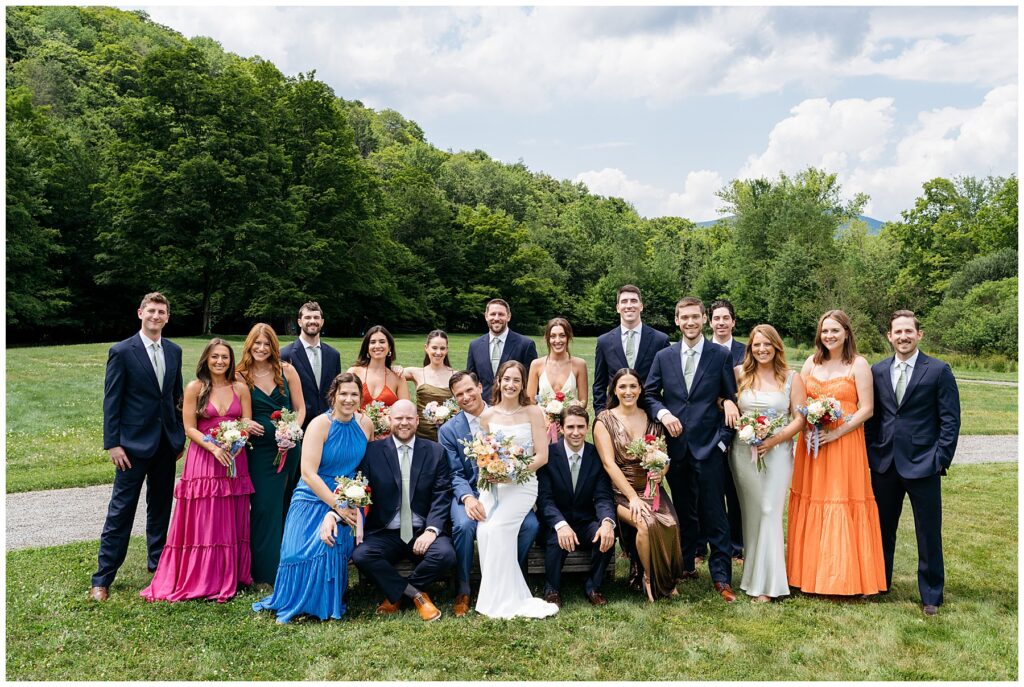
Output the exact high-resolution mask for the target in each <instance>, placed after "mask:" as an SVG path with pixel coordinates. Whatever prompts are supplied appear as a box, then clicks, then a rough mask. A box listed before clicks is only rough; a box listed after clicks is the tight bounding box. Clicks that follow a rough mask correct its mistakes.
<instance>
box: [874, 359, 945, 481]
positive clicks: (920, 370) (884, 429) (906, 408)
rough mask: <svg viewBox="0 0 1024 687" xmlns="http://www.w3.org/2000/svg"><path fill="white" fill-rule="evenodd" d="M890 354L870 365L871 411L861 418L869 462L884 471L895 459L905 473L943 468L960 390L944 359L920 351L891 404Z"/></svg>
mask: <svg viewBox="0 0 1024 687" xmlns="http://www.w3.org/2000/svg"><path fill="white" fill-rule="evenodd" d="M894 362H895V358H894V357H889V358H886V359H885V360H883V361H881V362H878V363H875V364H874V365H872V366H871V377H872V379H873V381H874V386H875V413H874V415H872V416H871V418H870V419H869V420H868V421H867V422H866V423H864V440H865V442H866V443H867V448H868V463H869V465H870V466H871V469H872V470H874V471H875V472H885V471H886V470H888V469H889V467H890V466H891V465H892V464H893V463H894V462H895V463H896V471H897V472H898V473H899V474H900V475H901V476H902V477H904V478H906V479H920V478H922V477H931V476H932V475H936V474H939V475H944V474H946V468H948V467H949V465H950V463H952V462H953V454H954V453H956V444H957V440H958V439H959V436H960V392H959V390H958V389H957V386H956V379H954V378H953V371H952V370H950V369H949V365H947V364H946V363H944V362H942V361H941V360H939V359H937V358H932V357H930V356H927V355H925V354H924V353H920V354H918V356H917V364H916V365H915V367H914V373H913V375H912V376H911V377H910V382H909V383H908V384H907V388H906V390H905V391H904V392H903V403H901V404H899V405H897V404H896V392H895V391H894V390H893V386H892V377H891V370H892V366H893V364H894Z"/></svg>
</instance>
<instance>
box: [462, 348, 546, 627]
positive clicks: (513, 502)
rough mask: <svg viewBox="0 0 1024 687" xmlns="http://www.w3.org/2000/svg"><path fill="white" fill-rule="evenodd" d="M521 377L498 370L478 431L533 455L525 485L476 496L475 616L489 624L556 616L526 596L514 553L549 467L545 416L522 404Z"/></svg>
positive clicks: (513, 368)
mask: <svg viewBox="0 0 1024 687" xmlns="http://www.w3.org/2000/svg"><path fill="white" fill-rule="evenodd" d="M525 373H526V368H524V367H523V365H522V364H521V363H519V362H517V361H515V360H510V361H508V362H506V363H504V364H503V365H502V366H501V367H500V368H498V374H497V375H496V382H495V387H496V389H497V392H498V393H497V394H496V396H498V402H497V403H496V404H494V405H493V406H491V407H489V408H487V410H485V411H484V412H483V414H482V415H481V416H480V428H481V429H482V430H483V431H485V432H492V433H493V432H497V431H501V432H503V433H504V434H505V435H511V436H512V437H514V439H515V441H516V443H517V444H519V445H521V446H523V447H524V448H525V449H526V450H527V453H530V452H531V451H533V453H534V457H533V463H531V465H530V471H531V472H532V473H534V475H533V476H531V477H530V479H529V480H528V481H527V482H525V483H523V484H510V483H505V484H494V485H492V487H491V489H489V490H481V491H480V503H481V504H483V507H484V510H486V512H487V517H486V519H484V520H483V522H480V523H479V524H477V527H476V538H477V545H478V546H479V551H480V592H479V594H477V601H476V610H477V612H478V613H480V614H482V615H486V616H487V617H489V618H515V617H525V618H546V617H547V616H549V615H554V614H555V613H557V612H558V606H556V605H555V604H551V603H548V602H546V601H544V600H543V599H540V598H536V597H534V596H533V594H531V593H530V588H529V587H528V586H527V584H526V580H525V579H523V573H522V571H521V570H520V569H519V560H518V556H517V552H516V549H517V539H518V537H519V527H520V526H521V525H522V524H523V518H524V517H526V514H527V512H529V510H530V509H531V508H533V505H534V503H536V501H537V477H536V472H537V469H538V468H540V467H542V466H543V465H544V464H546V463H547V462H548V445H547V437H546V436H545V433H544V432H545V427H544V425H545V421H544V413H543V412H542V411H541V409H540V408H538V407H537V406H535V405H530V404H529V403H528V401H527V397H526V394H525V390H524V385H523V378H524V377H525Z"/></svg>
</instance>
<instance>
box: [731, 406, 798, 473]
mask: <svg viewBox="0 0 1024 687" xmlns="http://www.w3.org/2000/svg"><path fill="white" fill-rule="evenodd" d="M787 424H789V416H788V415H785V414H780V413H779V411H777V410H775V408H768V409H767V410H765V411H764V412H763V413H760V412H757V411H752V412H749V413H744V414H743V415H742V416H740V419H739V421H738V422H737V423H736V435H737V436H738V437H739V438H740V441H742V442H743V443H745V444H747V445H748V446H750V462H751V463H755V464H756V465H757V470H758V472H764V469H765V462H764V456H759V455H757V447H758V446H760V445H761V444H763V443H764V440H765V439H768V438H769V437H772V436H775V435H776V434H778V432H779V430H781V429H782V428H783V427H785V426H786V425H787Z"/></svg>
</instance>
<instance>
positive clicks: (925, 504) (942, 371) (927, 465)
mask: <svg viewBox="0 0 1024 687" xmlns="http://www.w3.org/2000/svg"><path fill="white" fill-rule="evenodd" d="M923 336H924V332H923V331H922V330H921V325H920V323H919V322H918V321H917V317H915V316H914V313H913V312H911V311H910V310H897V311H896V312H894V313H893V314H892V316H891V318H890V320H889V331H888V333H887V334H886V337H887V338H888V339H889V343H890V344H892V347H893V349H895V351H896V353H895V355H894V356H892V357H889V358H886V359H885V360H883V361H881V362H879V363H875V364H874V365H872V366H871V376H872V378H873V380H874V387H875V414H874V415H872V416H871V418H870V419H869V420H868V421H867V423H865V425H864V439H865V441H866V442H867V449H868V463H869V465H870V466H871V487H872V490H873V491H874V493H875V501H876V502H877V503H878V518H879V520H880V522H881V527H882V548H883V551H884V554H885V581H886V586H887V588H890V589H891V588H892V565H893V554H894V553H895V551H896V529H897V527H898V526H899V523H900V513H901V512H902V511H903V497H904V496H905V495H909V496H910V507H911V508H912V509H913V511H914V531H915V532H916V533H917V556H918V562H917V588H918V590H919V591H920V594H921V604H922V608H923V610H924V613H925V615H929V616H932V615H936V614H937V613H938V612H939V606H941V605H942V590H943V586H944V584H945V569H944V567H943V563H942V485H941V483H940V479H941V477H942V475H945V474H946V469H947V468H949V466H950V463H952V462H953V454H954V453H956V444H957V439H958V438H959V435H960V392H959V391H958V389H957V386H956V380H955V379H954V378H953V372H952V370H950V369H949V365H947V364H946V363H944V362H942V361H941V360H939V359H938V358H931V357H929V356H927V355H925V354H924V353H922V352H921V351H920V350H918V344H919V343H920V342H921V338H922V337H923Z"/></svg>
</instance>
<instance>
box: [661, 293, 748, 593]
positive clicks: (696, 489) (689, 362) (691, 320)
mask: <svg viewBox="0 0 1024 687" xmlns="http://www.w3.org/2000/svg"><path fill="white" fill-rule="evenodd" d="M675 320H676V324H677V325H678V326H679V329H680V331H681V332H682V335H683V336H682V340H681V341H680V342H679V343H675V344H672V345H671V346H669V347H668V348H666V349H664V350H662V351H660V352H659V353H658V355H656V356H655V357H654V364H653V365H652V366H651V372H650V374H649V375H648V376H647V383H646V384H645V385H644V391H645V392H646V394H647V398H648V405H649V408H648V412H649V413H650V417H651V419H652V420H657V421H658V422H660V423H661V424H663V425H664V426H665V430H666V431H667V432H668V434H669V436H668V439H667V443H668V453H669V456H670V458H671V459H672V469H671V470H669V472H668V475H667V477H666V481H667V482H668V485H669V489H670V490H671V491H672V499H673V501H675V504H676V509H677V512H679V511H681V512H682V513H685V515H684V514H680V515H679V519H680V523H679V524H680V527H679V530H680V532H679V538H680V540H681V541H680V543H681V544H682V549H683V567H684V568H685V572H684V575H685V576H686V577H687V578H690V579H693V578H695V577H696V576H697V572H696V570H695V569H694V560H693V558H694V556H693V552H694V545H695V544H696V541H697V536H698V534H699V531H698V528H697V513H696V510H697V508H698V506H699V508H700V522H701V524H702V525H703V526H704V530H705V532H706V533H707V535H708V543H709V544H711V556H710V558H709V559H708V569H709V570H710V572H711V579H712V581H713V582H714V585H715V591H717V592H718V593H719V594H720V595H721V596H722V598H723V599H725V600H726V601H728V602H732V601H735V600H736V594H735V593H734V592H733V590H732V557H731V553H732V552H731V548H732V546H731V543H730V541H729V522H728V520H726V517H725V497H724V493H725V491H724V490H725V484H724V479H725V460H726V457H725V452H726V449H727V447H728V446H729V442H730V441H732V438H733V435H734V434H735V432H734V431H733V430H731V429H729V428H728V427H726V426H725V414H724V413H723V412H722V409H721V408H720V407H719V406H718V400H719V399H729V400H731V401H733V402H735V401H736V377H735V376H734V374H733V371H732V355H731V354H730V353H729V351H727V350H726V349H725V348H724V347H722V346H716V345H714V344H712V343H711V342H710V341H708V340H707V339H705V338H704V335H703V329H704V324H705V323H706V322H707V315H706V314H705V311H704V303H703V302H702V301H701V300H700V299H699V298H694V297H692V296H688V297H686V298H683V299H681V300H680V301H679V302H678V303H676V317H675Z"/></svg>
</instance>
